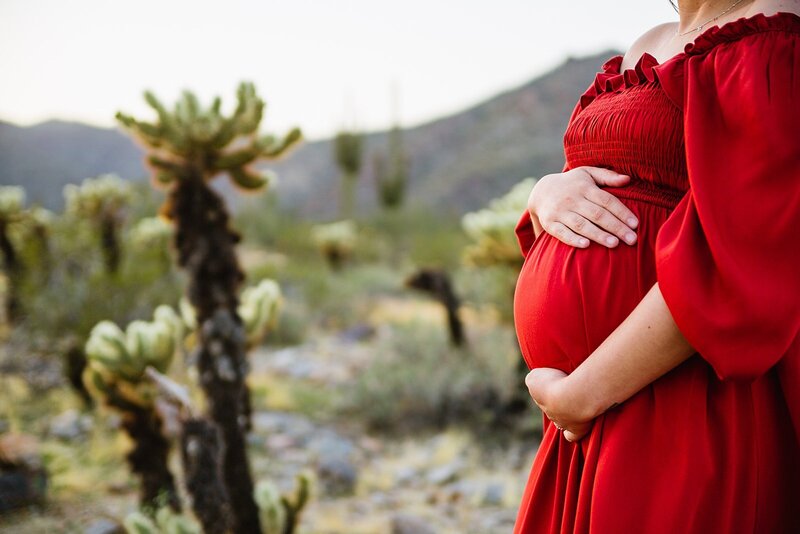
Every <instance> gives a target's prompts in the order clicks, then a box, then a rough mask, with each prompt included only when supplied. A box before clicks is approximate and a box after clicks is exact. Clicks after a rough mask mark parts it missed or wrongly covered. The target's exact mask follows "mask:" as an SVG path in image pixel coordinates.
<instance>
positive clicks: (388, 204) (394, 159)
mask: <svg viewBox="0 0 800 534" xmlns="http://www.w3.org/2000/svg"><path fill="white" fill-rule="evenodd" d="M387 160H388V161H387ZM408 166H409V161H408V156H407V155H406V152H405V149H404V148H403V130H402V129H401V128H400V126H398V125H395V126H394V127H392V130H391V131H390V132H389V155H388V158H386V157H385V156H384V155H383V154H376V155H375V158H374V160H373V169H372V171H373V175H374V176H375V182H376V185H377V191H378V201H379V202H380V203H381V206H383V207H384V208H388V209H392V208H398V207H400V206H401V205H402V204H403V200H404V199H405V193H406V185H407V183H408Z"/></svg>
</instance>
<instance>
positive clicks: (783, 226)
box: [656, 16, 800, 379]
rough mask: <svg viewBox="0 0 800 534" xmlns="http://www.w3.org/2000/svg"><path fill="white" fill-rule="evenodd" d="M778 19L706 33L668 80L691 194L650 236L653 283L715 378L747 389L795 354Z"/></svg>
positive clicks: (797, 106) (791, 117)
mask: <svg viewBox="0 0 800 534" xmlns="http://www.w3.org/2000/svg"><path fill="white" fill-rule="evenodd" d="M764 20H765V18H764V17H756V18H755V19H750V20H749V23H751V24H762V23H764ZM767 20H768V19H767ZM780 20H783V21H786V22H787V23H790V24H791V27H790V28H789V27H787V28H786V29H781V28H775V27H772V28H767V30H765V31H754V32H753V33H752V34H751V35H747V36H744V37H742V36H738V37H740V38H738V39H734V38H733V37H735V36H733V35H728V34H727V33H726V32H730V31H732V30H735V29H736V26H735V25H734V26H730V25H728V26H727V28H725V27H723V28H724V30H723V31H722V32H721V35H720V34H717V35H716V37H717V38H720V37H722V38H726V39H723V42H720V41H717V42H716V43H714V42H709V41H708V39H709V38H713V37H715V35H714V33H713V32H712V33H710V34H707V35H706V40H699V41H697V42H696V43H695V45H694V47H692V46H689V47H687V48H686V57H685V61H683V62H682V63H681V65H680V67H681V70H682V72H681V73H680V76H676V77H674V78H673V79H674V80H679V82H678V83H679V86H677V87H674V88H672V92H673V95H672V96H675V95H674V93H680V94H679V95H678V96H676V97H675V98H674V100H677V101H679V103H680V104H681V105H682V106H683V114H684V125H685V143H686V161H687V170H688V178H689V184H690V187H689V190H688V192H687V193H686V195H685V196H684V198H683V199H682V201H681V202H680V204H679V205H678V206H677V208H676V209H675V211H674V212H673V213H672V214H671V215H670V217H669V218H668V220H667V221H666V223H665V224H664V225H663V226H662V228H661V229H660V231H659V233H658V237H657V241H656V266H657V278H658V284H659V287H660V289H661V292H662V294H663V295H664V299H665V301H666V303H667V306H668V307H669V309H670V312H671V313H672V316H673V318H674V320H675V322H676V324H677V326H678V328H679V329H680V330H681V332H682V333H683V334H684V336H685V337H686V339H687V340H688V341H689V342H690V343H691V345H692V346H693V347H694V348H695V349H696V350H697V352H698V353H699V354H700V356H701V357H703V358H704V359H705V360H706V361H708V362H709V364H710V365H711V366H712V367H713V369H714V371H715V372H716V374H717V376H718V377H719V378H720V379H754V378H756V377H758V376H760V375H762V374H763V373H765V372H766V371H767V370H769V369H770V368H771V367H772V366H774V365H775V364H776V363H777V362H778V361H779V360H781V358H783V357H784V356H785V355H787V354H789V353H791V351H795V352H796V351H797V349H798V343H797V338H798V330H800V31H798V28H800V24H798V22H797V21H798V20H800V19H798V18H797V17H796V16H794V18H793V19H791V21H788V20H786V18H783V19H780V18H779V19H774V18H773V19H772V21H773V22H775V21H780ZM727 37H731V39H729V40H728V39H727ZM724 41H729V42H724ZM671 66H675V67H677V65H671ZM660 74H664V73H663V72H662V73H660Z"/></svg>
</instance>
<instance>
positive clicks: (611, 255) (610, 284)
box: [514, 187, 677, 372]
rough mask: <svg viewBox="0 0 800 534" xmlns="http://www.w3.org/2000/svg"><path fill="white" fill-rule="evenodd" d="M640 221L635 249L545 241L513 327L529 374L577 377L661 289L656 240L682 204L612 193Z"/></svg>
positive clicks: (531, 258)
mask: <svg viewBox="0 0 800 534" xmlns="http://www.w3.org/2000/svg"><path fill="white" fill-rule="evenodd" d="M608 190H609V192H611V193H613V194H615V195H616V196H617V197H619V198H620V199H621V200H622V201H623V202H624V203H625V204H626V205H627V206H628V208H630V209H631V211H633V212H634V213H635V214H636V216H637V218H638V219H639V228H638V230H637V236H638V239H637V242H636V244H635V245H633V246H630V245H626V244H624V243H622V244H620V245H618V246H617V247H615V248H611V249H609V248H606V247H604V246H601V245H598V244H596V243H592V244H590V245H589V247H588V248H585V249H578V248H575V247H571V246H569V245H566V244H564V243H562V242H561V241H559V240H558V239H556V238H555V237H553V236H551V235H549V234H546V233H543V234H541V235H540V236H539V237H538V238H537V239H536V241H535V243H534V244H533V246H532V247H531V249H530V250H529V251H528V254H527V256H526V257H525V262H524V263H523V266H522V269H521V270H520V273H519V276H518V278H517V285H516V289H515V292H514V323H515V328H516V332H517V338H518V341H519V344H520V349H521V351H522V355H523V357H524V358H525V361H526V363H527V364H528V366H529V367H531V368H533V367H555V368H558V369H561V370H563V371H565V372H570V371H572V370H573V369H574V368H575V367H576V366H577V365H578V364H580V362H582V361H583V360H584V359H585V358H586V357H587V356H588V355H589V354H590V353H591V352H592V351H593V350H594V349H595V348H597V346H598V345H599V344H600V343H602V341H603V340H604V339H605V338H606V337H608V335H609V334H610V333H611V332H613V331H614V329H615V328H616V327H617V326H619V324H620V323H621V322H622V321H623V320H624V319H625V317H627V316H628V314H629V313H630V312H631V311H632V310H633V309H634V308H635V307H636V305H637V304H638V303H639V302H640V301H641V299H642V297H644V295H645V294H646V293H647V291H649V289H650V288H651V287H652V286H653V284H654V283H655V282H656V271H655V253H654V250H655V248H654V247H655V239H656V235H657V234H658V229H659V228H660V227H661V225H662V224H663V222H664V221H665V220H666V218H667V216H668V215H669V213H670V211H671V210H672V208H673V207H674V205H675V204H676V203H677V199H670V201H669V202H660V201H657V200H658V199H653V198H650V196H649V195H648V194H647V192H648V190H646V189H645V190H644V194H642V192H641V191H640V190H638V189H635V188H633V187H629V188H613V189H612V188H609V189H608Z"/></svg>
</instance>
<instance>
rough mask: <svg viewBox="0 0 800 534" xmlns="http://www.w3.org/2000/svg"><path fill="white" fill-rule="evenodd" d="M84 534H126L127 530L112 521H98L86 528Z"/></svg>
mask: <svg viewBox="0 0 800 534" xmlns="http://www.w3.org/2000/svg"><path fill="white" fill-rule="evenodd" d="M83 534H125V529H124V528H123V527H122V525H120V524H119V523H117V522H116V521H112V520H110V519H97V520H95V521H92V523H91V524H90V525H89V526H88V527H86V530H84V531H83Z"/></svg>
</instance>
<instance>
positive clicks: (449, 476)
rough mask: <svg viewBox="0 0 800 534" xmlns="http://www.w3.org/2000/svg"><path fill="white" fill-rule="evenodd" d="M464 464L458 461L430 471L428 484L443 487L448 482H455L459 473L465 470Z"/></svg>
mask: <svg viewBox="0 0 800 534" xmlns="http://www.w3.org/2000/svg"><path fill="white" fill-rule="evenodd" d="M463 467H464V466H463V463H462V462H460V461H458V460H456V461H454V462H450V463H449V464H445V465H442V466H439V467H436V468H434V469H431V470H430V471H428V477H427V479H428V482H430V483H431V484H435V485H437V486H441V485H442V484H447V483H448V482H453V481H454V480H456V479H457V478H458V475H459V473H460V472H461V470H462V469H463Z"/></svg>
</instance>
